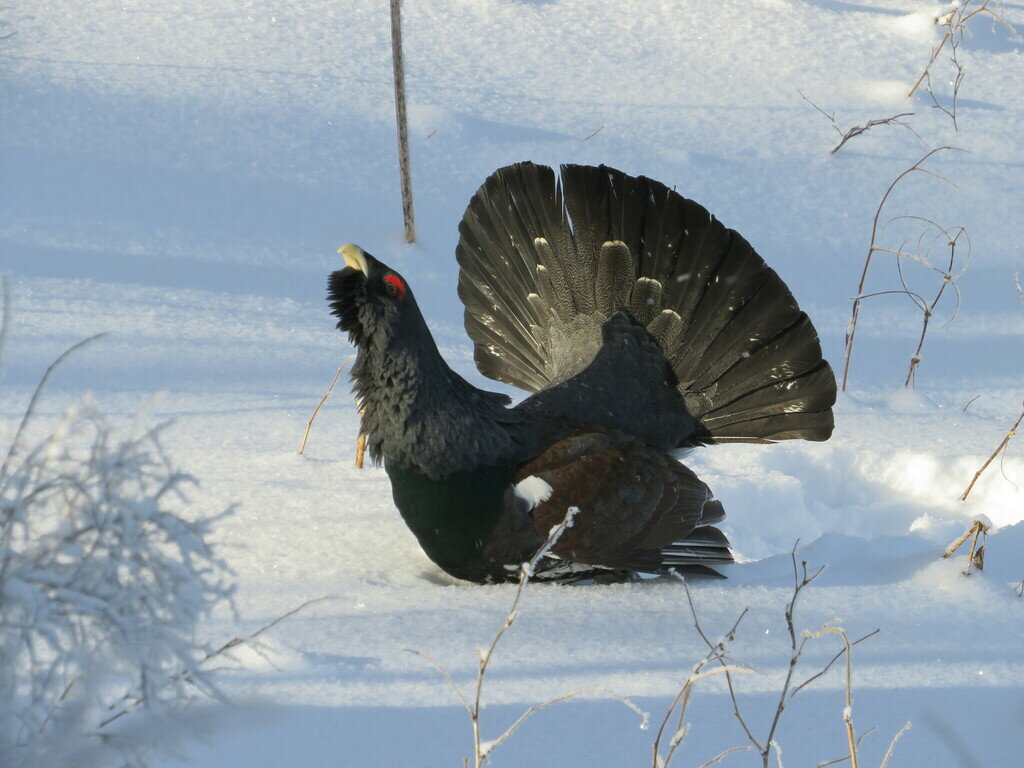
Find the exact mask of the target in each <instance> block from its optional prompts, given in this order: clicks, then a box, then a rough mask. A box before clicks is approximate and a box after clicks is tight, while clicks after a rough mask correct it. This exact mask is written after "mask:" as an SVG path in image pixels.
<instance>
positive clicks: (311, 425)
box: [299, 355, 355, 455]
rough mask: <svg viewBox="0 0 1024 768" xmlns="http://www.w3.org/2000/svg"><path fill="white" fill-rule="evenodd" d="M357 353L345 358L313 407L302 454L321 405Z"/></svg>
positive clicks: (301, 449) (300, 449)
mask: <svg viewBox="0 0 1024 768" xmlns="http://www.w3.org/2000/svg"><path fill="white" fill-rule="evenodd" d="M353 357H355V355H349V356H348V357H346V358H345V360H344V362H343V363H342V364H341V365H339V366H338V370H337V371H336V372H335V374H334V378H333V379H331V386H329V387H328V388H327V391H326V392H324V396H323V397H321V398H320V402H319V403H317V404H316V408H314V409H313V413H312V415H310V417H309V421H307V422H306V431H305V432H303V433H302V444H301V445H299V454H300V455H301V454H302V453H303V452H305V450H306V441H307V440H309V431H310V430H311V429H312V428H313V421H314V420H315V419H316V415H317V414H318V413H319V412H320V408H321V406H323V404H324V403H326V402H327V398H329V397H330V396H331V393H332V392H334V385H335V384H337V383H338V379H339V378H341V372H342V371H344V370H345V366H346V365H348V364H349V363H350V362H351V361H352V358H353Z"/></svg>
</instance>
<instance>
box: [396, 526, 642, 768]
mask: <svg viewBox="0 0 1024 768" xmlns="http://www.w3.org/2000/svg"><path fill="white" fill-rule="evenodd" d="M577 514H579V510H578V509H577V508H576V507H570V508H569V510H568V512H567V513H566V516H565V519H564V520H563V521H562V522H561V523H559V524H558V525H556V526H554V527H553V528H552V529H551V531H550V532H549V534H548V539H547V541H546V542H545V543H544V545H543V546H542V547H541V548H540V549H539V550H537V552H536V554H535V555H534V556H533V557H532V558H530V560H529V562H526V563H523V564H522V565H521V566H520V568H519V583H518V585H517V587H516V593H515V597H514V598H513V599H512V605H511V607H510V608H509V610H508V613H507V614H506V615H505V620H504V621H503V622H502V623H501V626H500V627H498V631H497V632H496V633H495V634H494V637H493V638H491V642H490V644H489V645H488V646H487V649H486V650H481V649H477V659H478V662H477V675H476V683H475V686H474V690H473V696H472V701H470V699H469V698H468V697H467V696H466V695H465V694H463V692H462V690H461V689H460V688H459V687H458V686H457V685H456V684H455V681H454V680H452V677H451V675H450V674H449V673H448V670H447V669H445V668H444V666H443V665H442V664H440V663H438V662H437V661H435V660H434V659H432V658H431V657H430V656H428V655H426V654H425V653H422V652H420V651H417V650H414V649H411V648H405V649H403V650H405V651H407V652H409V653H412V654H415V655H416V656H419V657H420V658H422V659H424V660H426V661H427V662H429V663H430V664H431V665H433V666H434V667H435V668H436V669H437V670H438V672H439V673H440V674H441V677H442V678H443V679H444V681H445V682H446V683H447V684H448V686H449V687H450V688H451V689H452V691H454V692H455V695H456V697H457V698H458V700H459V703H461V704H462V706H463V707H464V708H465V710H466V713H467V715H468V716H469V720H470V725H471V727H472V732H473V766H474V768H481V766H483V765H484V764H485V763H486V762H487V760H488V758H489V757H490V754H491V752H492V751H493V750H494V749H495V747H497V746H498V745H499V744H501V743H502V742H503V741H505V740H506V739H507V738H508V737H509V736H511V735H512V734H513V733H515V731H516V729H517V728H519V726H520V725H522V724H523V723H524V722H526V720H528V719H529V718H530V717H532V716H533V715H534V714H536V713H537V712H539V711H541V710H542V709H545V708H547V707H549V706H551V705H552V704H557V703H559V702H562V701H568V700H569V699H572V698H575V697H576V696H579V695H581V694H584V693H601V694H604V695H605V696H608V697H610V698H612V699H614V700H615V701H618V702H619V703H620V704H622V705H623V706H625V707H627V708H628V709H630V710H632V711H633V712H636V713H637V714H639V715H640V716H641V718H642V723H641V726H640V727H641V728H646V727H647V714H646V713H645V712H643V711H641V710H640V708H639V707H637V706H636V705H635V704H634V703H633V702H632V701H630V700H629V699H627V698H624V697H622V696H619V695H618V694H616V693H614V692H613V691H610V690H608V689H607V688H604V687H601V686H592V687H588V688H580V689H577V690H575V691H572V692H571V693H567V694H564V695H562V696H558V697H556V698H553V699H549V700H548V701H545V702H543V703H541V704H534V705H533V706H531V707H529V708H528V709H526V711H524V712H523V713H522V714H521V715H520V716H519V717H518V718H517V719H516V720H515V721H514V722H513V723H512V724H511V725H510V726H509V727H508V728H506V729H505V730H504V731H503V732H502V734H501V735H500V736H499V737H498V738H496V739H493V740H491V741H485V740H483V739H482V738H481V734H480V712H481V710H482V709H483V687H484V681H485V680H486V677H487V669H488V666H489V664H490V662H491V658H492V657H493V655H494V651H495V649H496V648H497V647H498V643H499V642H501V639H502V637H504V636H505V633H506V632H507V631H508V630H509V629H510V628H511V627H512V625H513V624H514V623H515V620H516V617H517V611H518V609H519V603H520V601H521V600H522V597H523V594H524V590H525V589H526V584H527V582H528V581H529V580H530V578H531V577H532V576H533V574H534V571H535V570H536V568H537V564H538V563H540V561H541V560H542V559H543V558H544V557H546V556H547V554H548V552H550V551H551V548H552V547H554V546H555V544H557V543H558V540H559V539H560V538H561V536H562V534H563V533H565V530H566V528H571V527H572V523H573V518H574V517H575V516H576V515H577ZM463 765H464V766H467V767H468V766H469V760H468V759H464V760H463Z"/></svg>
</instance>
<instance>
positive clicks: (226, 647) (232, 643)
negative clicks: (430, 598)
mask: <svg viewBox="0 0 1024 768" xmlns="http://www.w3.org/2000/svg"><path fill="white" fill-rule="evenodd" d="M333 599H335V598H334V597H333V596H331V595H325V596H324V597H317V598H314V599H312V600H307V601H306V602H304V603H302V604H301V605H298V606H296V607H295V608H292V609H291V610H290V611H288V612H287V613H283V614H281V615H280V616H278V617H277V618H276V619H274V620H273V621H271V622H269V623H267V624H264V625H263V626H262V627H260V628H259V629H257V630H256V631H255V632H253V633H252V634H250V635H246V636H245V637H241V636H239V637H233V638H231V639H230V640H228V641H227V642H226V643H224V644H223V645H221V646H220V647H219V648H217V649H216V650H212V651H210V652H209V653H207V654H206V655H205V656H203V658H201V659H200V660H199V661H198V662H196V664H195V666H194V667H193V669H191V670H185V671H182V672H179V673H178V674H177V675H174V676H172V677H169V678H168V679H167V680H166V681H164V683H163V685H164V686H169V685H172V684H174V683H176V682H178V681H179V680H188V681H190V682H192V680H191V676H192V673H193V672H194V670H196V669H198V668H199V667H201V666H203V664H205V663H206V662H208V661H210V660H211V659H215V658H217V657H218V656H222V655H224V654H225V653H227V652H228V651H230V650H231V649H232V648H237V647H238V646H240V645H247V644H249V643H251V642H252V641H253V640H255V639H256V638H257V637H259V636H260V635H262V634H264V633H265V632H267V631H269V630H271V629H273V628H274V627H276V626H277V625H278V624H280V623H281V622H282V621H285V620H286V619H289V618H291V617H292V616H294V615H295V614H297V613H299V611H302V610H304V609H305V608H307V607H309V606H310V605H313V604H314V603H319V602H321V601H323V600H333ZM73 682H74V681H72V683H73ZM70 688H71V685H68V690H70ZM65 694H67V691H65ZM145 701H146V697H145V694H136V693H132V692H129V693H126V694H125V695H124V696H122V697H121V698H120V699H119V700H118V701H117V702H115V703H114V704H112V705H111V706H110V709H111V710H115V709H116V710H117V712H116V713H115V714H113V715H111V716H109V717H107V718H106V719H105V720H103V721H101V722H100V724H99V727H100V728H105V727H106V726H108V725H110V724H111V723H113V722H114V721H116V720H119V719H120V718H122V717H124V716H125V715H127V714H129V713H130V712H131V711H132V710H134V709H135V708H136V707H137V706H139V704H143V703H145Z"/></svg>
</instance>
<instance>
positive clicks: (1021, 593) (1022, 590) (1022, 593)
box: [1013, 579, 1024, 597]
mask: <svg viewBox="0 0 1024 768" xmlns="http://www.w3.org/2000/svg"><path fill="white" fill-rule="evenodd" d="M1013 591H1014V592H1016V593H1017V597H1024V579H1021V582H1020V584H1018V585H1017V586H1015V587H1014V588H1013Z"/></svg>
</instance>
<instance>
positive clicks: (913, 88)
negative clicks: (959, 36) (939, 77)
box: [907, 32, 950, 99]
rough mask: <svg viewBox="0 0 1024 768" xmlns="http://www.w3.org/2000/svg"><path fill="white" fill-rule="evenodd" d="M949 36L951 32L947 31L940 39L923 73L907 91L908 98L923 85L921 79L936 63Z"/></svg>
mask: <svg viewBox="0 0 1024 768" xmlns="http://www.w3.org/2000/svg"><path fill="white" fill-rule="evenodd" d="M949 38H950V33H949V32H947V33H946V34H944V35H943V36H942V40H940V41H939V44H938V45H937V46H935V50H933V51H932V55H931V57H930V58H929V59H928V63H927V64H926V65H925V68H924V70H923V71H922V72H921V75H920V76H919V77H918V78H917V80H916V81H914V84H913V85H912V86H911V87H910V90H909V91H907V98H908V99H909V98H910V97H911V96H913V95H914V91H916V90H917V88H918V86H919V85H921V81H922V80H924V78H925V76H926V75H927V74H928V70H930V69H931V66H932V64H934V63H935V59H937V58H938V57H939V54H940V53H941V52H942V49H943V48H944V47H945V45H946V43H947V42H948V41H949Z"/></svg>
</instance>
